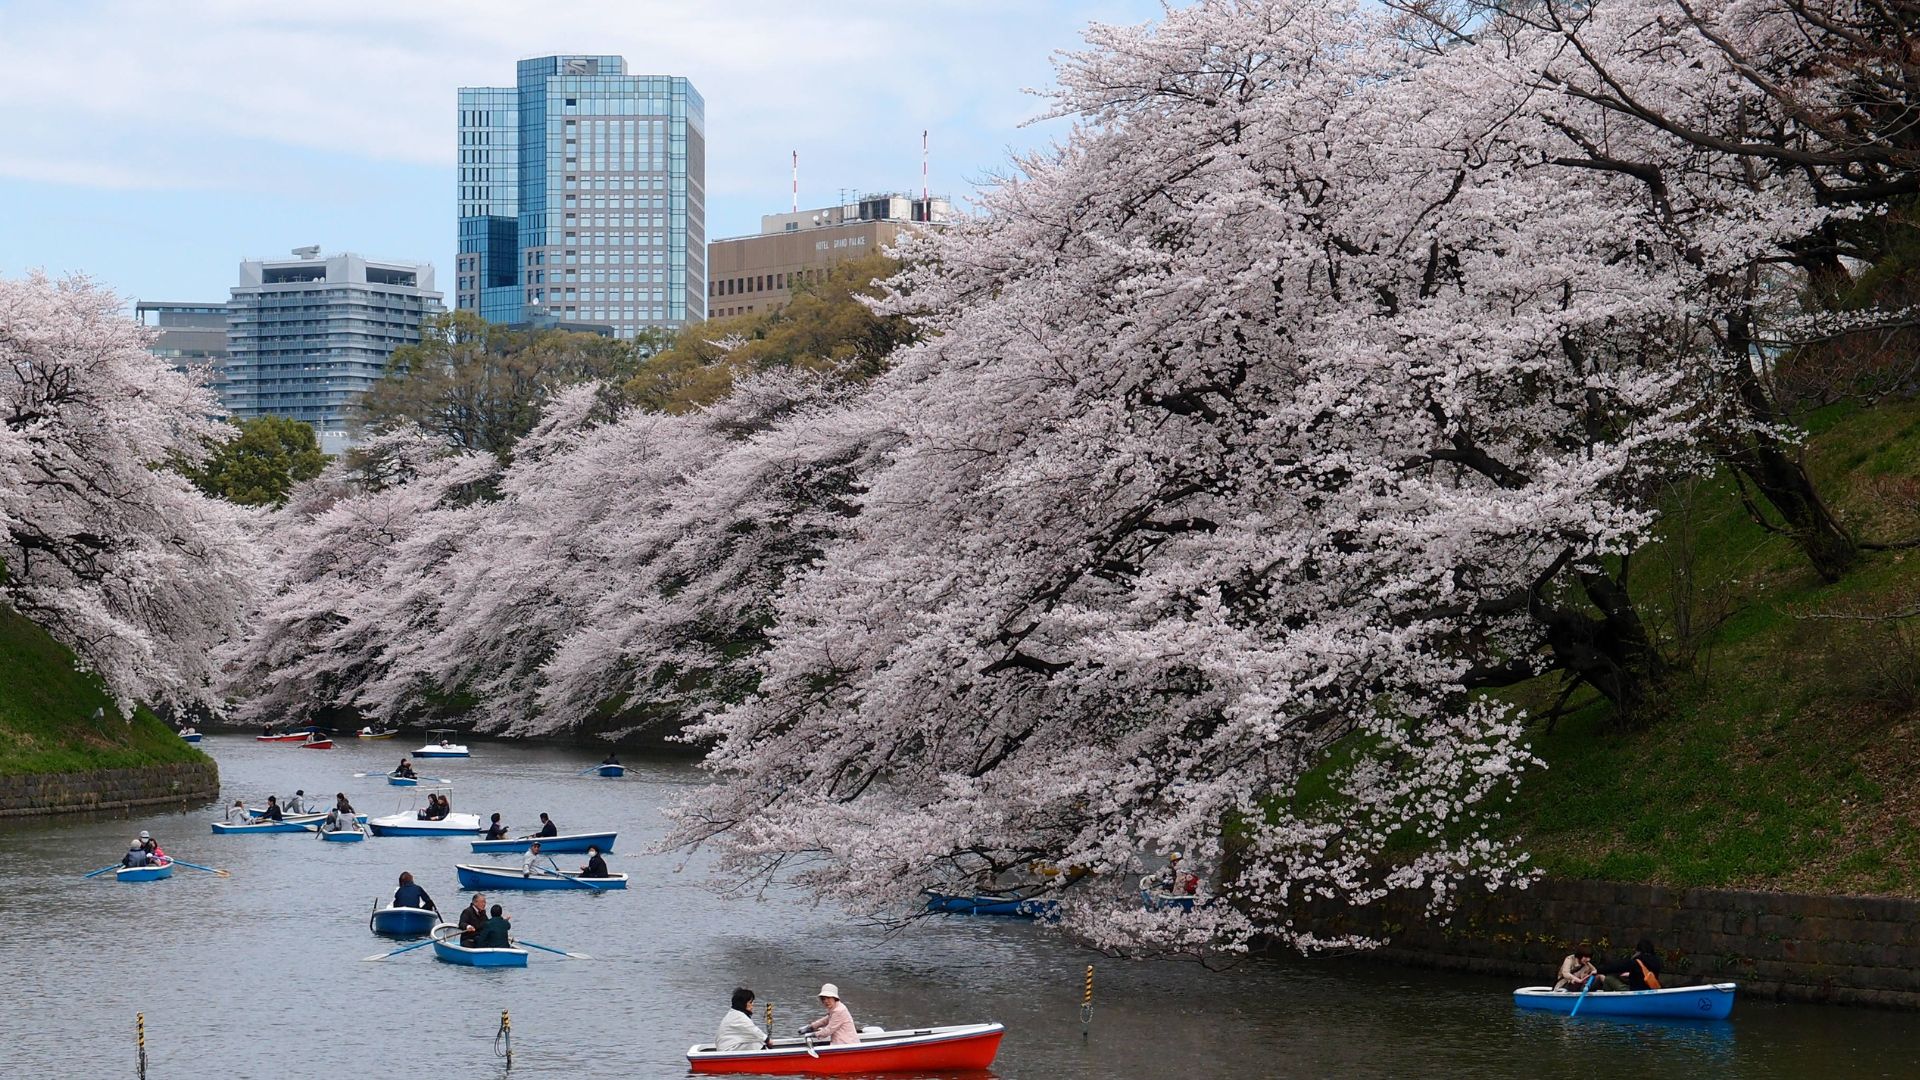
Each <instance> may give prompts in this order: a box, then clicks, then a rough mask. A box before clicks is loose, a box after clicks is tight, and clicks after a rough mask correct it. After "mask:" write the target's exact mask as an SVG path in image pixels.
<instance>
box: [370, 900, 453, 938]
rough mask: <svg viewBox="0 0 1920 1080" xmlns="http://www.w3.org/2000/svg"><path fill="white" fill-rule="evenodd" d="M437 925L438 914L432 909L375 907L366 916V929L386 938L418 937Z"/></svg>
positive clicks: (438, 920) (438, 921)
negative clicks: (371, 912) (370, 913)
mask: <svg viewBox="0 0 1920 1080" xmlns="http://www.w3.org/2000/svg"><path fill="white" fill-rule="evenodd" d="M376 904H377V901H376ZM439 923H440V913H439V912H437V911H434V910H433V909H432V908H417V907H378V906H376V907H375V908H374V909H373V914H372V915H369V916H367V929H369V930H371V931H373V932H374V933H376V934H383V935H385V936H387V937H419V936H420V935H422V934H426V933H429V932H431V931H432V930H433V928H434V927H435V926H436V925H438V924H439Z"/></svg>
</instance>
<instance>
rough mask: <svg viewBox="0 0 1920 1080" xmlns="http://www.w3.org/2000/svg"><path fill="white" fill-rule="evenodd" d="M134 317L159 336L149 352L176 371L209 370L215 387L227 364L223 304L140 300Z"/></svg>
mask: <svg viewBox="0 0 1920 1080" xmlns="http://www.w3.org/2000/svg"><path fill="white" fill-rule="evenodd" d="M133 315H134V318H136V319H138V320H139V321H140V325H142V326H150V327H152V328H154V329H156V330H158V331H159V332H160V336H159V337H157V338H155V339H154V341H153V344H152V345H149V346H147V350H148V351H149V352H151V353H153V355H155V356H158V357H159V358H160V359H162V360H165V361H166V362H167V363H169V364H171V365H173V367H174V368H175V369H176V370H179V371H185V370H187V369H189V368H196V367H211V368H212V369H213V373H214V380H215V383H216V385H217V384H218V382H219V380H220V378H221V377H222V375H223V374H224V370H223V369H224V368H225V367H226V364H227V305H226V302H225V301H223V300H213V301H204V300H203V301H197V302H189V303H176V302H174V301H170V300H141V301H139V302H137V303H135V304H134V305H133Z"/></svg>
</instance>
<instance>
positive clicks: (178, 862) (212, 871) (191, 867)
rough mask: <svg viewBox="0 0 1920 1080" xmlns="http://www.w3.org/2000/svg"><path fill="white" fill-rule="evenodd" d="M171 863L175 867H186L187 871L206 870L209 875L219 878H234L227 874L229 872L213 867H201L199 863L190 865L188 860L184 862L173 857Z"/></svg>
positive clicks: (170, 858) (170, 859)
mask: <svg viewBox="0 0 1920 1080" xmlns="http://www.w3.org/2000/svg"><path fill="white" fill-rule="evenodd" d="M169 861H170V862H171V863H172V864H173V865H175V866H184V867H186V868H187V869H189V870H204V871H206V872H207V873H209V874H214V875H216V876H218V877H232V876H233V875H232V874H230V873H228V872H227V871H225V870H215V869H214V868H213V867H211V866H201V865H200V864H199V863H190V862H187V861H186V860H184V859H174V858H172V857H169Z"/></svg>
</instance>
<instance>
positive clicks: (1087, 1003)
mask: <svg viewBox="0 0 1920 1080" xmlns="http://www.w3.org/2000/svg"><path fill="white" fill-rule="evenodd" d="M1092 1026H1093V965H1092V964H1088V965H1087V991H1086V993H1085V994H1084V995H1082V996H1081V998H1080V1034H1081V1035H1082V1036H1085V1035H1086V1033H1087V1029H1088V1028H1090V1027H1092Z"/></svg>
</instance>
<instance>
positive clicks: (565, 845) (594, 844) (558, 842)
mask: <svg viewBox="0 0 1920 1080" xmlns="http://www.w3.org/2000/svg"><path fill="white" fill-rule="evenodd" d="M619 835H620V834H619V833H617V832H582V833H561V834H560V835H559V836H523V837H521V838H520V839H518V840H475V841H474V842H473V850H474V853H475V854H477V855H504V854H507V853H509V852H523V851H525V850H527V847H528V845H530V844H532V843H533V842H534V841H535V840H538V841H540V850H541V851H545V852H549V853H553V854H559V853H561V852H568V851H585V850H587V849H588V848H599V849H600V854H602V855H610V854H612V853H613V840H614V838H615V837H617V836H619Z"/></svg>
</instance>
